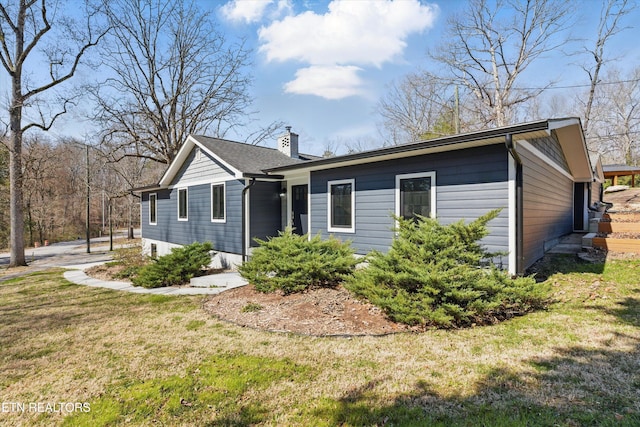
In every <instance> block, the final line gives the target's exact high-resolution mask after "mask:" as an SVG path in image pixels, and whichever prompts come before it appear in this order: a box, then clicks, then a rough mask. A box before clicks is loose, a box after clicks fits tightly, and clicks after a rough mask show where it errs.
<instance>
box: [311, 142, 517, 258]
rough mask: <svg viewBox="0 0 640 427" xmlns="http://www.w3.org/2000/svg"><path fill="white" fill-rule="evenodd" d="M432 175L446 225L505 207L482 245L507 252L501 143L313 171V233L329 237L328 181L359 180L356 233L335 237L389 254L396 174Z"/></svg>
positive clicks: (504, 160)
mask: <svg viewBox="0 0 640 427" xmlns="http://www.w3.org/2000/svg"><path fill="white" fill-rule="evenodd" d="M431 171H434V172H435V173H436V209H437V212H436V215H437V217H438V218H439V220H440V221H441V222H442V223H444V224H448V223H452V222H455V221H458V220H461V219H464V220H466V221H469V220H473V219H476V218H478V217H479V216H481V215H483V214H485V213H487V212H488V211H490V210H492V209H496V208H503V211H502V212H501V213H500V216H499V217H498V218H496V219H495V220H493V221H492V222H490V223H489V229H490V235H489V236H488V237H486V238H485V239H484V240H483V243H484V244H485V245H486V246H487V248H488V249H489V250H491V251H504V252H506V251H508V248H509V245H508V235H509V229H508V211H507V208H508V203H509V197H508V162H507V152H506V150H505V149H504V147H503V146H502V145H493V146H487V147H479V148H470V149H465V150H457V151H450V152H446V153H436V154H430V155H423V156H416V157H412V158H404V159H398V160H388V161H382V162H375V163H369V164H365V165H357V166H345V167H341V168H335V169H330V170H323V171H316V172H312V173H311V188H310V193H311V195H310V197H311V221H312V223H311V232H312V234H314V233H317V232H321V233H322V235H324V236H327V235H328V234H329V233H328V232H327V182H328V181H332V180H340V179H355V188H356V199H355V210H356V214H355V218H356V219H355V233H332V234H334V235H335V236H336V237H339V238H341V239H344V240H351V241H352V242H353V246H354V247H355V248H356V250H357V252H358V253H360V254H365V253H367V252H369V251H371V250H372V249H376V250H380V251H383V252H384V251H386V250H387V249H388V248H389V246H390V245H391V242H392V239H393V231H392V228H393V226H394V221H393V218H392V214H393V213H394V212H395V186H396V175H400V174H409V173H421V172H431ZM504 262H505V263H506V262H507V260H506V257H505V259H504ZM505 267H506V265H505Z"/></svg>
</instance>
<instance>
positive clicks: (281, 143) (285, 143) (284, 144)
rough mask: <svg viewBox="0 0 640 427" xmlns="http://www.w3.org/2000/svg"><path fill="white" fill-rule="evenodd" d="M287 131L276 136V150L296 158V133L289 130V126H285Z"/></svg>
mask: <svg viewBox="0 0 640 427" xmlns="http://www.w3.org/2000/svg"><path fill="white" fill-rule="evenodd" d="M285 129H286V130H287V133H285V134H284V135H282V136H280V137H278V150H279V151H280V152H281V153H284V154H286V155H287V156H289V157H291V158H293V159H297V158H298V134H297V133H293V132H291V126H285Z"/></svg>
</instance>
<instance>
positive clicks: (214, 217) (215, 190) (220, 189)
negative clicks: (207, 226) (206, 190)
mask: <svg viewBox="0 0 640 427" xmlns="http://www.w3.org/2000/svg"><path fill="white" fill-rule="evenodd" d="M225 193H226V188H225V183H224V182H223V183H219V184H211V222H225V221H226V218H227V204H226V203H225Z"/></svg>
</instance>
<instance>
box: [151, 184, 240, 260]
mask: <svg viewBox="0 0 640 427" xmlns="http://www.w3.org/2000/svg"><path fill="white" fill-rule="evenodd" d="M243 188H244V183H243V182H241V181H239V180H232V181H227V182H226V187H225V190H226V191H225V202H226V208H227V212H226V222H225V223H216V222H211V185H210V184H201V185H195V186H191V187H188V189H189V190H188V191H189V195H188V197H189V207H188V213H189V219H188V221H178V190H177V188H174V189H171V190H161V191H157V192H155V193H157V194H158V202H157V203H158V216H157V225H149V194H150V193H143V194H142V237H145V238H149V239H155V240H160V241H164V242H170V243H176V244H179V245H187V244H190V243H193V242H196V241H198V242H204V241H210V242H212V243H213V246H214V249H216V250H218V251H223V252H230V253H236V254H239V253H241V252H242V243H241V242H242V203H241V201H242V189H243ZM151 193H153V192H151Z"/></svg>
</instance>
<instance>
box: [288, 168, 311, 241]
mask: <svg viewBox="0 0 640 427" xmlns="http://www.w3.org/2000/svg"><path fill="white" fill-rule="evenodd" d="M310 175H311V174H310V173H309V172H306V173H305V174H304V176H296V177H293V178H290V179H288V180H287V181H286V184H287V187H286V188H287V194H286V205H287V207H286V209H287V212H286V216H285V222H286V226H291V227H292V226H293V196H292V195H293V187H295V186H297V185H306V186H307V231H308V233H307V234H308V235H309V239H311V235H312V233H311V184H310V181H311V177H310Z"/></svg>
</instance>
